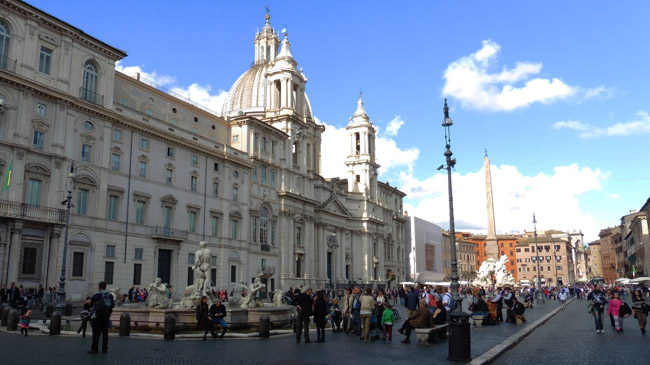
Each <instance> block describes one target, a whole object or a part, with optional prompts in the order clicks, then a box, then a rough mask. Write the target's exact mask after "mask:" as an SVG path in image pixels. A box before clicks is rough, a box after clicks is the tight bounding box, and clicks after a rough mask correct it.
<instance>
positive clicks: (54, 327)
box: [50, 311, 61, 336]
mask: <svg viewBox="0 0 650 365" xmlns="http://www.w3.org/2000/svg"><path fill="white" fill-rule="evenodd" d="M60 334H61V312H59V311H55V312H54V313H52V316H51V317H50V336H58V335H60Z"/></svg>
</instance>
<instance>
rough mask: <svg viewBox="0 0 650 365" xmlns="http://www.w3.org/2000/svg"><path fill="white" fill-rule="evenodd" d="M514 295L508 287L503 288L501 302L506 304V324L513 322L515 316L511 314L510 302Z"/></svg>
mask: <svg viewBox="0 0 650 365" xmlns="http://www.w3.org/2000/svg"><path fill="white" fill-rule="evenodd" d="M514 297H515V293H513V292H512V291H511V290H510V288H505V290H504V292H503V304H505V306H506V324H511V323H515V317H514V316H513V314H512V302H513V300H514Z"/></svg>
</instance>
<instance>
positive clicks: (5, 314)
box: [0, 304, 11, 327]
mask: <svg viewBox="0 0 650 365" xmlns="http://www.w3.org/2000/svg"><path fill="white" fill-rule="evenodd" d="M9 310H11V307H10V306H8V305H6V304H5V305H3V306H2V318H1V322H0V325H1V326H3V327H6V326H7V318H8V317H9Z"/></svg>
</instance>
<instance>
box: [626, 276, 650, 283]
mask: <svg viewBox="0 0 650 365" xmlns="http://www.w3.org/2000/svg"><path fill="white" fill-rule="evenodd" d="M646 281H650V278H649V277H647V276H641V277H639V278H636V279H632V280H630V284H632V283H643V282H646Z"/></svg>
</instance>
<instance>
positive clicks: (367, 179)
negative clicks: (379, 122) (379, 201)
mask: <svg viewBox="0 0 650 365" xmlns="http://www.w3.org/2000/svg"><path fill="white" fill-rule="evenodd" d="M345 129H346V130H347V131H348V137H349V139H350V142H349V143H350V154H349V155H348V159H347V161H346V162H345V164H346V165H347V166H348V169H349V172H348V190H349V191H352V192H359V193H364V194H366V195H367V198H371V197H375V196H376V191H377V170H378V169H379V165H378V164H377V163H376V162H375V152H376V151H375V127H374V126H373V125H372V122H371V121H370V118H368V114H366V110H365V108H364V106H363V99H362V97H361V94H359V100H358V101H357V110H356V112H354V115H353V116H352V118H350V122H349V123H348V126H347V127H346V128H345Z"/></svg>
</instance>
